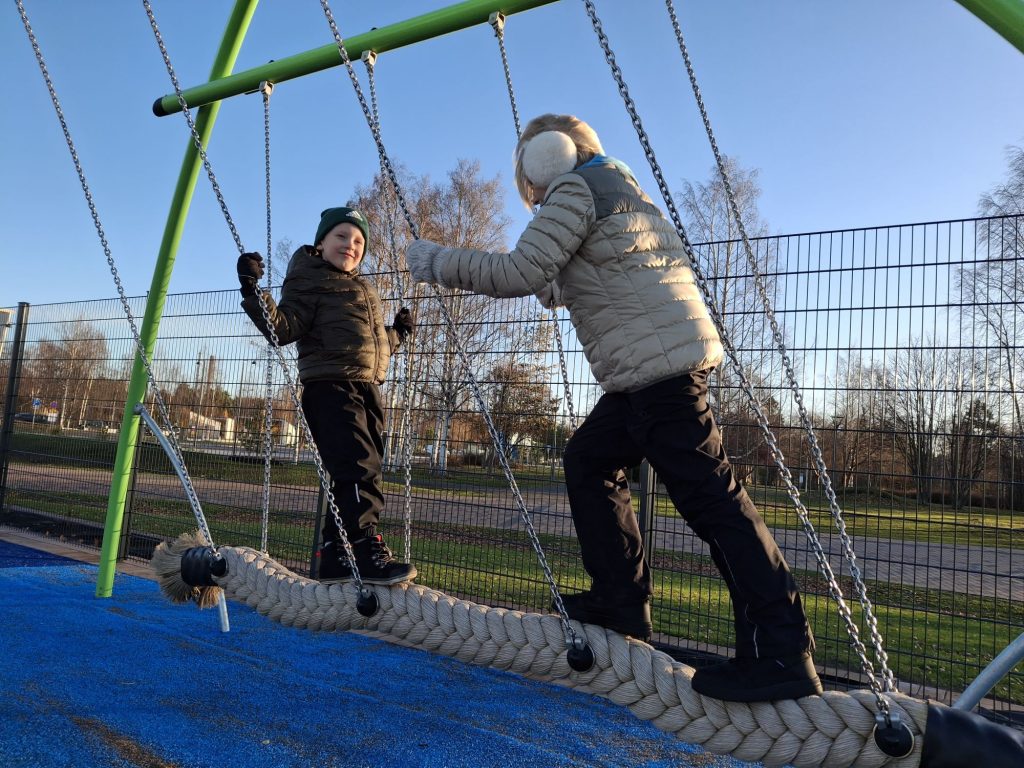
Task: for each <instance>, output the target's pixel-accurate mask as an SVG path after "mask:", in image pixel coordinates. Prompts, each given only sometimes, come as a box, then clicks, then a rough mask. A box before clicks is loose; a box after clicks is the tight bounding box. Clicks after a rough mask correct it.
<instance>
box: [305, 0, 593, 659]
mask: <svg viewBox="0 0 1024 768" xmlns="http://www.w3.org/2000/svg"><path fill="white" fill-rule="evenodd" d="M320 5H321V7H322V8H323V11H324V16H325V17H326V18H327V23H328V25H329V26H330V28H331V34H332V35H333V36H334V42H335V44H336V45H337V47H338V53H339V55H340V56H341V61H342V63H343V64H344V65H345V68H346V70H347V71H348V75H349V79H350V80H351V81H352V87H353V89H354V90H355V93H356V97H357V98H358V100H359V105H360V106H361V107H362V110H363V116H364V117H365V118H366V124H367V125H368V126H369V128H370V131H371V133H372V134H373V139H374V142H375V143H376V145H377V153H378V155H380V160H381V163H382V164H383V165H384V167H385V169H386V170H387V174H388V177H389V178H390V179H391V184H392V186H393V187H394V190H395V196H396V198H397V199H398V202H399V205H400V206H401V208H402V213H403V214H404V216H405V220H406V223H407V224H408V225H409V229H410V231H411V232H412V235H413V237H414V238H416V239H417V240H418V239H419V232H418V228H417V227H416V222H415V220H414V219H413V217H412V214H411V212H410V210H409V206H408V205H407V203H406V201H405V197H404V195H403V194H402V190H401V185H400V184H399V182H398V177H397V175H396V174H395V170H394V167H393V166H392V164H391V159H390V158H389V157H388V154H387V150H386V149H385V148H384V142H383V141H382V140H381V135H380V126H379V125H378V124H377V123H376V122H375V121H374V119H373V115H372V114H371V113H370V108H369V106H368V105H367V102H366V97H365V96H364V95H363V90H362V88H361V87H360V85H359V78H358V77H357V76H356V72H355V69H354V68H353V67H352V62H351V61H350V59H349V56H348V51H347V50H346V49H345V41H344V40H343V39H342V37H341V33H340V32H339V31H338V25H337V23H336V22H335V20H334V14H333V13H332V11H331V7H330V3H329V2H328V0H320ZM431 288H432V290H433V295H434V298H435V300H436V302H437V306H438V308H439V309H440V311H441V316H442V319H443V320H444V323H445V327H446V328H448V329H449V332H450V333H451V337H452V342H453V345H454V347H455V351H456V353H457V354H458V356H459V360H460V362H461V363H462V365H463V367H464V368H465V370H466V379H467V382H468V383H469V387H470V390H471V391H472V393H473V398H474V400H475V401H476V404H477V407H478V408H479V409H480V415H481V416H483V417H484V422H485V423H486V425H487V431H488V433H489V434H490V437H491V440H492V441H493V443H494V450H495V454H496V455H497V457H498V462H499V463H500V464H501V469H502V472H504V474H505V479H506V480H507V481H508V484H509V489H510V490H511V492H512V496H513V498H514V500H515V502H516V507H517V508H518V510H519V515H520V518H521V519H522V521H523V524H524V525H525V526H526V531H527V535H528V536H529V539H530V543H531V544H532V545H533V549H534V552H535V553H536V554H537V560H538V561H539V563H540V566H541V569H542V570H543V571H544V577H545V579H546V580H547V583H548V588H549V589H550V590H551V596H552V600H553V601H554V604H555V609H556V610H557V612H558V615H559V618H560V620H561V623H562V629H563V632H564V633H565V634H566V636H567V638H568V642H569V644H571V645H572V646H574V647H576V648H580V647H583V646H584V645H585V641H584V640H583V638H581V637H579V636H577V633H576V630H575V629H573V627H572V625H571V624H570V623H569V615H568V614H567V613H566V610H565V604H564V603H563V602H562V596H561V595H560V594H559V592H558V586H557V585H556V584H555V579H554V576H553V575H552V573H551V568H550V566H549V565H548V562H547V558H546V557H545V556H544V549H543V547H541V543H540V538H539V537H538V535H537V531H536V529H535V528H534V527H533V521H532V520H531V518H530V512H529V510H528V509H527V507H526V502H525V501H524V499H523V496H522V493H520V491H519V485H518V484H517V483H516V479H515V476H514V475H513V474H512V467H511V466H509V462H508V458H507V457H506V455H505V449H504V448H503V447H502V442H501V439H500V437H499V435H498V429H497V427H496V426H495V424H494V418H493V417H492V415H491V412H490V409H488V407H487V403H486V402H485V401H484V397H483V393H482V391H481V389H480V385H479V384H478V383H477V381H476V377H475V376H474V375H473V372H472V369H471V367H470V360H469V355H468V354H467V353H466V350H465V347H464V346H463V344H462V342H461V340H460V339H459V337H458V336H457V335H456V326H455V321H454V320H453V319H452V316H451V312H450V311H449V309H448V305H447V304H446V303H445V301H444V299H443V297H442V296H441V293H440V292H439V291H438V290H437V287H436V286H431Z"/></svg>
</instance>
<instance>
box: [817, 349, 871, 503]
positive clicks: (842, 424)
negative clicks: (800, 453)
mask: <svg viewBox="0 0 1024 768" xmlns="http://www.w3.org/2000/svg"><path fill="white" fill-rule="evenodd" d="M835 384H836V401H835V404H834V409H833V412H832V414H831V415H830V418H829V419H827V420H826V421H827V422H828V423H827V424H826V426H825V428H824V432H825V434H830V436H831V437H830V439H831V441H832V443H833V445H832V448H831V450H829V451H826V453H825V454H824V455H825V458H826V459H827V460H828V461H829V463H830V464H831V465H832V466H831V472H832V479H833V481H834V482H835V484H836V485H837V486H838V487H840V488H856V487H858V486H859V487H863V488H866V489H867V490H874V489H876V488H877V478H878V476H879V457H880V456H882V455H883V454H884V453H885V445H884V443H885V438H884V437H883V425H884V421H885V419H884V402H885V401H884V389H885V374H884V372H883V371H882V370H881V369H880V368H876V367H875V366H873V365H871V364H870V363H868V364H864V363H863V362H862V361H861V360H860V359H858V358H849V359H842V358H841V359H840V360H839V366H838V371H837V373H836V379H835Z"/></svg>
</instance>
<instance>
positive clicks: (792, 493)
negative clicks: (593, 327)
mask: <svg viewBox="0 0 1024 768" xmlns="http://www.w3.org/2000/svg"><path fill="white" fill-rule="evenodd" d="M583 4H584V6H585V8H586V12H587V15H588V16H589V17H590V21H591V24H592V26H593V28H594V32H595V33H596V35H597V39H598V42H599V43H600V45H601V49H602V50H603V52H604V56H605V61H606V62H607V63H608V66H609V68H610V69H611V72H612V77H613V78H614V79H615V83H616V86H617V87H618V90H619V95H620V96H621V97H622V100H623V103H624V104H625V106H626V111H627V112H628V114H629V117H630V120H631V122H632V123H633V127H634V129H635V130H636V133H637V137H638V138H639V140H640V145H641V147H642V148H643V150H644V154H645V156H646V157H647V161H648V164H649V165H650V168H651V173H652V174H653V175H654V178H655V181H656V182H657V184H658V189H659V190H660V191H661V195H662V198H663V200H664V202H665V206H666V208H667V209H668V211H669V215H670V217H671V219H672V223H673V225H674V226H675V229H676V232H677V233H678V234H679V237H680V239H681V240H682V243H683V248H684V250H685V252H686V254H687V256H688V257H689V259H690V262H691V268H692V269H693V273H694V276H695V278H696V281H697V285H698V287H699V288H700V290H701V293H702V294H703V296H704V300H705V303H706V304H707V306H708V310H709V312H710V314H711V318H712V320H713V322H714V323H715V327H716V328H717V329H718V333H719V336H720V338H721V342H722V346H723V348H724V349H725V351H726V353H727V354H728V356H729V359H730V360H731V361H732V364H733V366H734V368H735V371H736V373H737V375H738V377H739V381H740V386H741V388H742V390H743V392H744V393H745V394H746V396H747V398H748V399H749V401H750V405H751V408H752V409H753V410H754V412H755V414H756V416H757V421H758V425H759V427H760V429H761V432H762V434H763V435H764V438H765V443H766V444H767V446H768V449H769V451H770V453H771V455H772V459H773V460H774V462H775V465H776V467H777V468H778V470H779V474H780V476H781V477H782V479H783V482H784V484H785V486H786V491H787V493H788V495H789V497H790V499H791V500H792V501H793V504H794V506H795V508H796V511H797V515H798V516H799V518H800V522H801V525H802V526H803V529H804V533H805V534H806V536H807V539H808V541H809V542H810V544H811V549H812V550H813V552H814V556H815V559H816V561H817V563H818V567H819V568H820V569H821V572H822V573H823V574H824V575H825V578H826V580H827V582H828V589H829V593H830V595H831V596H832V598H833V599H834V600H835V601H836V606H837V609H838V611H839V613H840V615H841V616H842V618H843V622H844V623H845V624H846V629H847V632H848V634H849V636H850V640H851V644H852V645H853V646H854V648H855V650H856V652H857V655H858V656H859V657H860V662H861V667H862V669H863V670H864V672H865V673H866V674H867V676H868V679H869V687H870V688H871V691H872V693H873V694H874V697H875V702H876V705H877V707H878V709H879V711H880V712H883V713H884V714H885V716H886V717H887V718H888V717H889V712H890V708H889V703H888V702H887V701H886V700H885V698H884V697H883V696H882V687H881V685H880V684H879V681H878V678H877V676H876V674H875V670H874V666H873V665H872V663H871V661H870V659H868V655H867V649H866V648H865V647H864V644H863V642H862V641H861V640H860V633H859V631H858V629H857V625H856V623H855V622H854V620H853V616H852V614H851V613H850V609H849V607H848V606H847V604H846V601H845V600H844V598H843V594H842V591H841V589H840V588H839V584H838V583H837V581H836V578H835V575H834V574H833V572H832V568H831V566H830V565H829V563H828V560H827V559H826V556H825V551H824V548H823V547H822V546H821V542H820V541H819V540H818V535H817V532H816V531H815V530H814V526H813V525H812V524H811V522H810V516H809V514H808V512H807V509H806V507H804V505H803V502H802V501H801V499H800V492H799V490H798V489H797V488H796V485H795V484H794V483H793V478H792V473H791V472H790V471H789V468H788V467H787V466H786V464H785V459H784V457H783V455H782V450H781V449H780V448H779V446H778V443H777V442H776V439H775V435H774V434H773V433H772V431H771V427H770V426H769V424H768V418H767V416H766V415H765V414H764V411H763V409H762V408H761V406H760V404H759V403H758V402H757V398H756V396H755V394H754V391H753V387H752V386H751V384H750V381H749V380H748V379H747V376H746V373H745V372H744V370H743V366H742V364H741V363H740V360H739V357H738V355H737V353H736V349H735V347H734V346H733V343H732V340H731V339H730V337H729V334H728V332H727V330H726V328H725V324H724V322H723V320H722V315H721V312H720V311H719V310H718V305H717V302H716V301H715V297H714V294H713V293H712V291H711V289H710V286H709V284H708V281H707V278H706V277H705V276H704V274H703V272H702V270H701V269H700V265H699V264H698V263H697V258H696V255H695V254H694V252H693V246H692V245H691V244H690V241H689V239H688V238H687V236H686V228H685V227H684V226H683V223H682V219H681V218H680V216H679V211H678V210H677V209H676V206H675V201H674V200H673V199H672V193H671V191H670V190H669V188H668V184H667V183H666V182H665V177H664V174H663V173H662V170H661V166H660V165H659V164H658V161H657V158H656V157H655V154H654V150H653V149H652V147H651V144H650V140H649V138H648V136H647V132H646V131H645V130H644V127H643V123H642V122H641V120H640V115H639V114H638V113H637V110H636V104H635V103H634V102H633V98H632V97H631V96H630V94H629V89H628V87H627V86H626V83H625V81H624V79H623V76H622V71H621V70H620V69H619V65H618V63H617V62H616V60H615V54H614V53H613V52H612V50H611V46H610V44H609V42H608V37H607V35H606V34H605V32H604V28H603V26H602V24H601V21H600V19H599V18H598V17H597V11H596V9H595V7H594V4H593V2H592V1H591V0H583Z"/></svg>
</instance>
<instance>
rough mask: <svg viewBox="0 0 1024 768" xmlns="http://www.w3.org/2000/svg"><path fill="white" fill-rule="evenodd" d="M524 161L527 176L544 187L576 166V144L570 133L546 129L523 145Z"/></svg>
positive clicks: (524, 171)
mask: <svg viewBox="0 0 1024 768" xmlns="http://www.w3.org/2000/svg"><path fill="white" fill-rule="evenodd" d="M522 162H523V173H524V174H525V175H526V178H528V179H529V180H530V183H531V184H532V185H533V186H535V187H538V188H541V189H543V188H544V187H546V186H547V185H548V184H550V183H551V182H552V181H554V180H555V179H557V178H558V177H559V176H561V175H562V174H563V173H568V172H569V171H571V170H572V169H573V168H575V167H576V145H575V144H574V143H573V140H572V139H571V138H569V135H568V134H565V133H562V132H561V131H544V132H543V133H538V134H537V135H536V136H534V137H533V138H532V139H530V140H529V141H528V142H527V144H526V146H525V147H523V161H522Z"/></svg>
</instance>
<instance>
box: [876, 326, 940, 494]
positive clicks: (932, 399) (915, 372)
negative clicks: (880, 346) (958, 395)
mask: <svg viewBox="0 0 1024 768" xmlns="http://www.w3.org/2000/svg"><path fill="white" fill-rule="evenodd" d="M944 369H945V361H944V355H942V354H941V352H940V351H939V350H937V349H936V348H935V345H934V344H933V343H932V342H930V341H928V340H920V339H919V340H917V341H916V343H912V344H911V345H910V346H909V347H908V348H907V349H904V350H901V351H900V352H897V353H895V354H894V355H893V356H892V359H891V361H890V362H889V364H888V366H887V371H886V376H885V384H884V392H885V394H886V396H887V400H888V402H887V403H886V404H885V413H884V415H883V425H884V426H885V429H886V431H888V432H890V433H891V435H892V438H893V441H894V444H895V447H896V450H897V451H898V452H899V453H900V454H901V455H902V456H903V458H904V460H905V461H906V462H907V466H908V467H909V470H910V474H911V476H912V477H913V478H914V480H915V481H916V484H917V499H918V501H921V502H925V503H927V502H930V501H931V498H932V491H933V489H934V484H935V477H936V473H935V470H936V462H937V459H938V456H937V454H938V450H939V448H940V447H941V443H940V434H939V433H940V430H941V428H942V424H943V422H944V421H945V418H944V415H943V412H942V406H943V402H942V401H943V390H942V387H943V384H942V381H943V380H944V378H943V376H942V374H943V371H944Z"/></svg>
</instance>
